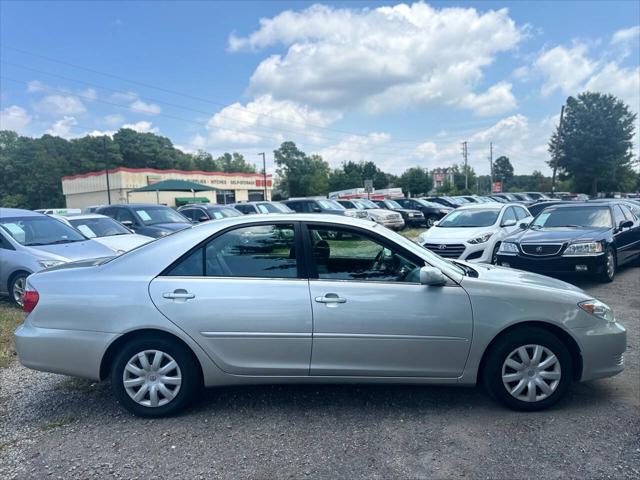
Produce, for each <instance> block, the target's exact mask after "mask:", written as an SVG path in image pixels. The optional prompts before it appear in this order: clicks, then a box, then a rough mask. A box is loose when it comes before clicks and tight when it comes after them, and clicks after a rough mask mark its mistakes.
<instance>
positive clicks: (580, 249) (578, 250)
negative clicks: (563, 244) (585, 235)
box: [562, 242, 603, 257]
mask: <svg viewBox="0 0 640 480" xmlns="http://www.w3.org/2000/svg"><path fill="white" fill-rule="evenodd" d="M602 251H603V250H602V243H600V242H588V243H574V244H572V245H569V246H568V247H567V249H566V250H565V251H564V253H563V254H562V255H563V256H565V257H571V256H589V255H599V254H601V253H602Z"/></svg>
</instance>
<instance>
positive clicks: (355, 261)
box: [309, 226, 420, 283]
mask: <svg viewBox="0 0 640 480" xmlns="http://www.w3.org/2000/svg"><path fill="white" fill-rule="evenodd" d="M309 235H310V238H311V248H312V255H311V258H312V263H313V267H314V268H315V271H316V273H317V275H318V278H320V279H323V280H355V281H381V282H412V283H418V282H419V278H420V273H419V272H420V267H419V266H418V264H417V263H416V262H414V261H412V260H410V259H409V258H408V257H407V256H406V255H404V254H403V253H401V252H400V251H399V250H396V249H392V248H389V247H388V246H387V245H385V244H383V243H381V242H379V241H378V240H375V239H373V238H372V237H370V236H368V235H365V234H361V233H359V232H356V231H353V230H347V229H342V228H339V227H325V226H311V227H309Z"/></svg>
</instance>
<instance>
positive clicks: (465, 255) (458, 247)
mask: <svg viewBox="0 0 640 480" xmlns="http://www.w3.org/2000/svg"><path fill="white" fill-rule="evenodd" d="M420 245H422V246H423V247H424V248H426V249H427V250H430V251H432V252H433V253H436V254H438V255H440V256H441V257H443V258H451V259H457V260H464V261H466V262H470V263H491V254H492V253H493V247H492V245H491V244H487V243H478V244H471V243H467V242H455V243H454V241H447V242H446V243H445V242H443V243H440V242H438V241H437V240H431V239H427V240H425V241H421V242H420ZM443 246H444V248H442V247H443Z"/></svg>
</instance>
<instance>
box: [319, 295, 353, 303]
mask: <svg viewBox="0 0 640 480" xmlns="http://www.w3.org/2000/svg"><path fill="white" fill-rule="evenodd" d="M315 300H316V302H318V303H347V299H346V298H342V297H339V296H338V295H337V294H335V293H327V294H325V296H324V297H316V298H315Z"/></svg>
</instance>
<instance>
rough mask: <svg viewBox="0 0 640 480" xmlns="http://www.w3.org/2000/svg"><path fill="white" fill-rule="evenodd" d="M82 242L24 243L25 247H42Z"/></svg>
mask: <svg viewBox="0 0 640 480" xmlns="http://www.w3.org/2000/svg"><path fill="white" fill-rule="evenodd" d="M81 241H82V240H56V241H55V242H33V243H25V244H24V246H25V247H39V246H44V245H61V244H63V243H75V242H81Z"/></svg>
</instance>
